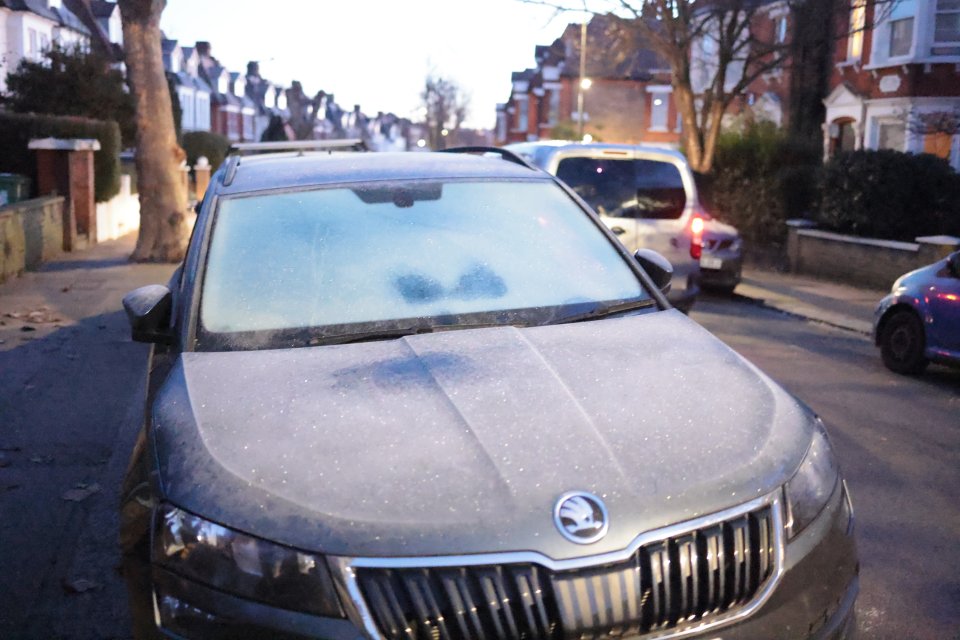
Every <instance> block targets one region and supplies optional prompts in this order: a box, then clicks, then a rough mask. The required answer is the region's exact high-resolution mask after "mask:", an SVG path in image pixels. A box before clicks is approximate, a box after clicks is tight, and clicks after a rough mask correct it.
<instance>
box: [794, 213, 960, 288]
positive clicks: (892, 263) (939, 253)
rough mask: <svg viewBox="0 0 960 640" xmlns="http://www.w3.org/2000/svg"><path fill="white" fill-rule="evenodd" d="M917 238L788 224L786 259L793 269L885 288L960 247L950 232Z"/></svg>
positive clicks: (817, 275)
mask: <svg viewBox="0 0 960 640" xmlns="http://www.w3.org/2000/svg"><path fill="white" fill-rule="evenodd" d="M917 240H918V241H917V242H892V241H889V240H874V239H871V238H858V237H854V236H846V235H841V234H838V233H828V232H825V231H817V230H815V229H804V228H798V227H794V226H791V227H790V231H789V234H788V237H787V259H788V264H789V269H790V271H791V272H794V273H802V274H805V275H810V276H814V277H816V278H825V279H829V280H835V281H838V282H844V283H847V284H852V285H862V286H867V287H875V288H879V289H887V288H889V287H890V286H891V285H893V282H894V280H896V279H897V278H899V277H900V276H902V275H903V274H905V273H907V272H908V271H913V270H914V269H919V268H920V267H923V266H925V265H928V264H931V263H933V262H936V261H937V260H940V259H942V258H945V257H946V256H947V255H949V254H950V252H951V251H953V250H955V249H957V248H958V247H960V238H952V237H950V236H938V237H936V238H917Z"/></svg>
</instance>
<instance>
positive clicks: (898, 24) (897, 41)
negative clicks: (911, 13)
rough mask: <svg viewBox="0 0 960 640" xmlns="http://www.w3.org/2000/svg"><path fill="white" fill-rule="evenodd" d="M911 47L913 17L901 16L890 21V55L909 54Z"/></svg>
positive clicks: (893, 56)
mask: <svg viewBox="0 0 960 640" xmlns="http://www.w3.org/2000/svg"><path fill="white" fill-rule="evenodd" d="M912 48H913V18H912V17H911V18H902V19H900V20H894V21H892V22H891V23H890V57H891V58H896V57H898V56H907V55H910V50H911V49H912Z"/></svg>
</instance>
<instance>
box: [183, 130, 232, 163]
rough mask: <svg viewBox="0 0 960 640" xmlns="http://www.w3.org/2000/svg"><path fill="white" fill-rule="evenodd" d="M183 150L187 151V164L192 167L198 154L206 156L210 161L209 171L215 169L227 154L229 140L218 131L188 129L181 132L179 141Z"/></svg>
mask: <svg viewBox="0 0 960 640" xmlns="http://www.w3.org/2000/svg"><path fill="white" fill-rule="evenodd" d="M181 144H182V145H183V150H184V151H186V152H187V166H189V167H191V169H192V168H193V165H195V164H197V159H198V158H199V157H200V156H206V157H207V160H209V161H210V167H211V169H210V170H211V171H216V170H217V167H219V166H220V165H221V164H222V163H223V159H224V158H225V157H226V156H227V149H229V148H230V141H229V140H227V139H226V138H225V137H224V136H222V135H220V134H219V133H212V132H210V131H188V132H186V133H184V134H183V140H182V142H181Z"/></svg>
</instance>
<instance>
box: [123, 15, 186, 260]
mask: <svg viewBox="0 0 960 640" xmlns="http://www.w3.org/2000/svg"><path fill="white" fill-rule="evenodd" d="M166 4H167V3H166V0H119V5H120V14H121V16H122V17H123V42H124V50H125V55H126V63H127V73H128V76H129V81H130V88H131V91H132V92H133V96H134V100H135V102H136V106H137V115H136V122H137V148H136V156H135V159H136V167H137V188H138V191H139V192H140V235H139V237H138V238H137V248H136V249H135V250H134V252H133V255H132V256H131V259H132V260H135V261H137V262H178V261H180V260H182V259H183V255H184V252H185V250H186V245H187V225H186V211H187V192H186V188H185V185H184V184H183V178H182V173H181V171H180V163H181V162H182V161H183V160H185V159H186V154H185V153H184V151H183V149H181V148H180V145H179V144H177V134H176V130H175V128H174V122H173V107H172V105H171V100H170V91H169V89H168V87H167V79H166V75H165V73H164V69H163V56H162V51H161V43H160V39H161V35H160V14H161V13H162V12H163V9H164V7H165V6H166Z"/></svg>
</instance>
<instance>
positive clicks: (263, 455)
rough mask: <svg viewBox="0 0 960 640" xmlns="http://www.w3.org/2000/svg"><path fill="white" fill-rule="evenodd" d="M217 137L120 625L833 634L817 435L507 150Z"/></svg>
mask: <svg viewBox="0 0 960 640" xmlns="http://www.w3.org/2000/svg"><path fill="white" fill-rule="evenodd" d="M504 155H505V158H506V159H501V158H491V157H477V156H473V155H461V154H449V153H419V154H388V153H380V154H353V155H350V154H339V155H338V154H332V155H328V154H317V153H312V152H304V153H302V154H300V155H294V154H285V153H273V154H265V155H258V156H251V157H242V158H239V157H237V156H233V157H231V158H229V159H228V160H227V162H226V163H225V166H224V167H223V168H221V169H220V170H219V171H218V172H217V174H216V175H215V176H214V177H213V179H212V183H211V187H210V190H209V191H208V192H207V195H206V197H205V198H204V201H203V204H202V206H201V207H200V211H199V215H198V218H197V222H196V226H195V228H194V233H193V237H192V239H191V241H190V246H189V250H188V252H187V256H186V259H185V261H184V263H183V265H182V266H181V268H180V269H179V270H178V271H177V272H176V275H175V276H174V278H173V279H172V280H171V281H170V282H169V283H168V284H167V285H166V286H163V285H152V286H149V287H145V288H142V289H138V290H136V291H134V292H132V293H131V294H129V295H128V296H127V297H126V298H125V299H124V306H125V308H126V310H127V314H128V316H129V318H130V321H131V326H132V333H133V337H134V339H136V340H140V341H144V342H149V343H152V344H153V345H154V350H153V356H152V358H151V360H150V371H149V384H148V394H147V399H146V403H147V404H146V411H145V412H144V415H145V421H144V424H143V426H142V431H141V433H140V437H139V440H138V443H137V445H136V447H135V450H134V452H133V456H132V460H131V464H130V466H129V471H128V474H127V478H126V481H125V483H124V487H123V491H122V495H123V499H122V505H123V506H122V511H121V540H122V543H123V548H124V553H125V562H124V565H125V567H124V572H125V576H126V579H127V581H128V585H129V587H130V593H131V608H132V610H133V612H134V622H135V627H136V633H137V635H149V634H162V635H165V636H168V637H173V638H239V637H269V638H324V639H326V640H357V639H358V638H365V639H367V640H487V639H489V640H494V639H497V640H526V639H534V638H540V639H544V640H553V639H555V640H561V639H563V638H585V637H591V638H613V637H619V636H626V637H637V638H672V637H684V638H719V637H722V638H725V639H738V638H788V639H789V638H805V639H806V638H818V639H820V638H837V637H844V636H845V634H847V633H848V632H849V631H850V630H851V629H852V628H853V624H854V601H855V599H856V596H857V591H858V566H859V565H858V562H857V552H856V546H855V543H854V537H853V515H852V510H851V506H850V501H849V496H848V493H847V490H846V486H845V484H844V481H843V479H842V478H841V475H840V471H839V468H838V464H837V460H836V458H835V455H834V452H833V449H832V447H831V445H830V441H829V438H828V437H827V433H826V430H825V428H824V426H823V424H822V422H821V421H820V420H819V419H818V418H817V416H816V415H814V414H813V413H812V412H811V411H810V410H809V409H807V408H806V407H805V406H804V405H802V404H801V403H799V402H798V401H797V400H796V399H794V398H793V397H792V396H791V395H790V394H788V393H787V392H785V391H784V390H783V389H781V388H780V387H779V386H777V385H776V384H775V383H774V382H773V381H771V380H770V379H769V378H768V377H766V376H765V375H763V374H762V373H761V372H759V371H758V370H757V369H756V368H755V367H754V366H752V365H751V364H750V363H748V362H747V361H745V360H744V359H743V358H741V357H740V356H739V355H737V354H736V353H734V352H733V351H731V350H730V349H729V348H728V347H726V346H725V345H724V344H723V343H721V342H720V341H718V340H717V339H716V338H714V337H713V336H712V335H710V334H709V333H708V332H707V331H705V330H704V329H702V328H701V327H700V326H699V325H697V324H696V323H695V322H693V321H692V320H690V319H689V318H687V317H686V316H685V315H683V314H682V313H680V312H678V311H676V310H674V309H672V308H671V307H670V305H669V303H668V302H667V300H666V299H665V297H664V296H663V293H662V290H663V289H665V288H666V287H667V286H668V285H669V283H670V280H671V269H670V265H669V263H668V262H667V261H666V260H665V259H664V258H663V257H662V256H659V255H657V254H655V253H653V252H652V251H649V250H641V251H639V252H637V253H636V255H631V254H630V253H629V252H628V251H627V250H626V248H625V247H624V245H623V244H621V243H620V242H618V241H617V239H616V236H615V235H614V234H613V233H611V232H610V231H609V229H608V228H607V227H606V226H605V225H604V224H603V222H602V221H601V220H600V219H599V218H598V217H597V216H596V215H595V213H594V212H592V211H591V210H590V209H589V207H587V206H586V205H584V204H583V202H582V200H580V199H579V198H578V197H576V195H575V194H574V193H573V192H572V191H570V190H569V188H568V187H566V186H565V185H563V184H562V183H559V182H558V181H557V180H556V179H555V178H553V177H552V176H550V175H548V174H547V173H545V172H543V171H540V170H538V169H536V168H533V167H531V166H529V165H527V164H526V163H524V162H523V161H522V160H520V159H519V158H517V157H515V156H512V155H511V154H504Z"/></svg>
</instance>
